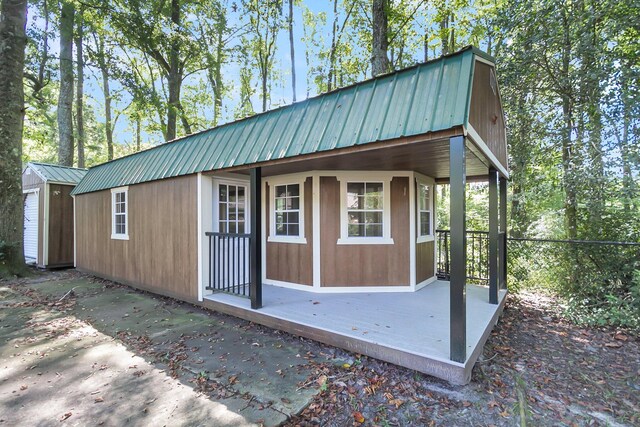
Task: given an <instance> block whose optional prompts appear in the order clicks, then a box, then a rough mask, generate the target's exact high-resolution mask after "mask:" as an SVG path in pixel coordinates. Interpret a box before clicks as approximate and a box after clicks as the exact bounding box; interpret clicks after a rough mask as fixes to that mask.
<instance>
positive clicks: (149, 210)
mask: <svg viewBox="0 0 640 427" xmlns="http://www.w3.org/2000/svg"><path fill="white" fill-rule="evenodd" d="M196 192H197V178H196V175H190V176H187V177H179V178H172V179H166V180H161V181H153V182H148V183H144V184H139V185H133V186H130V187H129V193H128V198H129V200H128V209H129V212H128V232H129V240H114V239H111V191H110V190H104V191H99V192H95V193H88V194H81V195H78V196H77V197H76V209H77V210H76V231H77V245H78V247H77V266H78V268H80V269H81V270H85V271H89V272H92V273H94V274H96V275H98V276H103V277H107V278H110V279H113V280H116V281H121V282H123V283H127V284H130V285H133V286H138V287H140V288H143V289H147V290H150V291H152V292H156V293H159V294H164V295H169V296H173V297H176V298H179V299H182V300H186V301H195V300H196V299H197V296H198V271H197V269H198V251H197V193H196Z"/></svg>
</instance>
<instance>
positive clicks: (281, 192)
mask: <svg viewBox="0 0 640 427" xmlns="http://www.w3.org/2000/svg"><path fill="white" fill-rule="evenodd" d="M276 197H287V186H286V185H276Z"/></svg>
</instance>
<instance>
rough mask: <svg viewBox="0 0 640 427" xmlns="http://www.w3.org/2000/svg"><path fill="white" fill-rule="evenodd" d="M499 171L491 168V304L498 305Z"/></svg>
mask: <svg viewBox="0 0 640 427" xmlns="http://www.w3.org/2000/svg"><path fill="white" fill-rule="evenodd" d="M499 276H500V272H499V270H498V171H497V170H495V169H494V168H489V303H491V304H497V303H498V281H499Z"/></svg>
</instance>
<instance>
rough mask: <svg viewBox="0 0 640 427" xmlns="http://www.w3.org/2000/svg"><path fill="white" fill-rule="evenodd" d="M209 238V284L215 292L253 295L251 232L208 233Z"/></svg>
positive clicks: (245, 295) (209, 287)
mask: <svg viewBox="0 0 640 427" xmlns="http://www.w3.org/2000/svg"><path fill="white" fill-rule="evenodd" d="M205 234H206V235H207V236H208V237H209V284H208V286H207V287H206V288H207V289H209V290H212V291H214V292H226V293H230V294H234V295H239V296H243V297H250V295H251V273H250V265H251V255H250V247H251V235H250V234H234V233H212V232H207V233H205Z"/></svg>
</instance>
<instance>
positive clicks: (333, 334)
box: [204, 280, 506, 384]
mask: <svg viewBox="0 0 640 427" xmlns="http://www.w3.org/2000/svg"><path fill="white" fill-rule="evenodd" d="M466 291H467V292H466V309H467V310H466V311H467V322H466V359H465V361H464V362H455V361H452V360H451V359H450V357H449V356H450V346H451V336H450V330H449V321H450V285H449V282H447V281H442V280H438V281H436V282H433V283H431V284H429V285H427V286H425V287H424V288H422V289H421V290H419V291H417V292H396V293H309V292H305V291H300V290H295V289H288V288H282V287H277V286H270V285H263V306H262V308H261V309H260V310H252V309H251V301H250V300H249V299H247V298H239V297H237V296H234V295H230V294H226V293H214V294H212V295H208V296H206V297H205V299H204V305H205V306H206V307H208V308H210V309H213V310H216V311H219V312H223V313H227V314H230V315H233V316H236V317H240V318H243V319H246V320H249V321H252V322H255V323H259V324H262V325H265V326H267V327H272V328H276V329H280V330H283V331H286V332H289V333H292V334H295V335H299V336H303V337H306V338H310V339H313V340H316V341H320V342H323V343H326V344H329V345H334V346H337V347H341V348H345V349H348V350H350V351H352V352H355V353H359V354H365V355H368V356H371V357H375V358H377V359H381V360H384V361H387V362H390V363H394V364H397V365H401V366H405V367H408V368H411V369H415V370H416V371H419V372H423V373H425V374H429V375H433V376H436V377H438V378H442V379H444V380H447V381H449V382H452V383H454V384H466V383H468V382H469V380H470V378H471V370H472V368H473V366H474V364H475V362H476V361H477V359H478V357H479V356H480V354H481V353H482V348H483V346H484V343H485V342H486V340H487V338H488V336H489V334H490V332H491V330H492V328H493V326H494V325H495V323H496V322H497V320H498V317H499V315H500V313H501V312H502V309H503V306H504V302H505V298H506V290H500V291H499V294H498V299H499V303H498V304H491V303H490V302H489V300H488V298H487V293H488V289H487V288H486V287H483V286H476V285H467V286H466Z"/></svg>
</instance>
